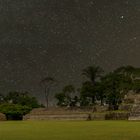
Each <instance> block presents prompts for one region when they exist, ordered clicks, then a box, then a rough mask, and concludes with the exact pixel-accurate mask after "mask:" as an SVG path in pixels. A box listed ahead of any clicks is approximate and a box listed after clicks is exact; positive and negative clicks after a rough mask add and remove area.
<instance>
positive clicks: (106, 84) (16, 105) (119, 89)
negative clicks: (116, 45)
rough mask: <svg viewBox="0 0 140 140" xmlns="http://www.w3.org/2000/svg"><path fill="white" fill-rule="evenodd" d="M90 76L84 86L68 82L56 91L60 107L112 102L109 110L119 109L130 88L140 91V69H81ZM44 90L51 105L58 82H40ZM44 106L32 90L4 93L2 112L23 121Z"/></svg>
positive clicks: (91, 105) (47, 103) (47, 78)
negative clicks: (52, 91) (51, 96)
mask: <svg viewBox="0 0 140 140" xmlns="http://www.w3.org/2000/svg"><path fill="white" fill-rule="evenodd" d="M81 74H82V75H83V76H84V77H85V78H86V79H87V80H86V81H83V83H82V86H81V87H80V88H78V89H77V88H75V87H74V86H73V85H66V86H65V87H64V88H63V89H62V91H61V92H59V93H56V94H55V98H56V99H57V106H60V107H93V106H94V105H96V104H98V105H100V106H104V105H108V109H109V110H118V107H119V105H120V104H121V103H122V102H123V99H124V97H125V95H127V93H129V91H133V93H136V94H139V93H140V68H135V67H132V66H123V67H120V68H117V69H116V70H114V71H112V72H109V73H105V72H104V70H103V69H102V68H100V67H99V66H89V67H87V68H85V69H83V71H82V72H81ZM40 85H41V86H42V88H43V89H44V97H45V101H46V107H48V105H49V95H50V93H51V88H52V87H54V86H56V85H57V81H56V80H55V79H54V78H52V77H46V78H44V79H42V80H41V81H40ZM39 107H44V105H40V104H39V103H38V100H37V99H36V98H35V97H33V96H31V95H30V94H29V93H28V92H10V93H8V94H7V95H2V94H0V112H1V113H4V114H5V115H6V117H7V119H8V120H20V119H22V117H23V116H24V115H25V114H27V113H29V112H30V111H31V110H32V109H33V108H39Z"/></svg>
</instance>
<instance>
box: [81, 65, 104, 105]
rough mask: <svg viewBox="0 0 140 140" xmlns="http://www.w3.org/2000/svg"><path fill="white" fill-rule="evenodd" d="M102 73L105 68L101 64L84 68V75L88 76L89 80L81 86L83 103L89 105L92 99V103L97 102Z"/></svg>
mask: <svg viewBox="0 0 140 140" xmlns="http://www.w3.org/2000/svg"><path fill="white" fill-rule="evenodd" d="M102 73H103V70H102V68H100V67H99V66H89V67H87V68H85V69H84V70H83V73H82V75H84V76H86V77H87V78H88V79H89V81H86V82H84V83H83V85H82V88H81V100H82V101H81V104H82V105H88V104H89V103H90V99H91V102H92V104H94V103H95V100H96V95H97V87H98V82H99V81H100V78H101V76H102Z"/></svg>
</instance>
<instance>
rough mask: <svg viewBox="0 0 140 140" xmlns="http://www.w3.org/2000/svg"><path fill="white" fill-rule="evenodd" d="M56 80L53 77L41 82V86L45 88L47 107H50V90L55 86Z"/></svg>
mask: <svg viewBox="0 0 140 140" xmlns="http://www.w3.org/2000/svg"><path fill="white" fill-rule="evenodd" d="M54 83H55V80H54V78H52V77H46V78H44V79H42V80H41V82H40V84H41V85H42V86H43V88H44V95H45V100H46V105H47V106H46V107H47V108H48V107H49V95H50V89H51V87H52V86H53V85H54Z"/></svg>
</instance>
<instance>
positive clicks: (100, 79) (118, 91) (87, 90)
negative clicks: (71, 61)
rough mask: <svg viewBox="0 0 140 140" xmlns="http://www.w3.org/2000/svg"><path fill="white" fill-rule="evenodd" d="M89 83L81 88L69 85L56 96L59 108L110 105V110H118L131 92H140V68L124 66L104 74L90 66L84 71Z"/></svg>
mask: <svg viewBox="0 0 140 140" xmlns="http://www.w3.org/2000/svg"><path fill="white" fill-rule="evenodd" d="M82 75H83V76H85V77H86V78H87V81H84V82H83V83H82V86H81V88H79V89H78V90H77V89H75V87H74V86H73V85H67V86H65V87H64V88H63V90H62V91H61V92H59V93H57V94H56V95H55V98H56V99H57V101H58V102H57V105H58V106H67V107H76V106H80V107H87V106H94V105H95V104H100V105H101V106H103V105H108V106H109V110H118V107H119V105H120V104H121V103H122V101H123V99H124V97H125V95H126V94H127V93H128V92H129V91H133V92H134V93H139V92H140V68H134V67H132V66H123V67H120V68H117V69H116V70H114V71H112V72H109V73H104V71H103V69H102V68H100V67H98V66H89V67H87V68H85V69H84V70H83V71H82Z"/></svg>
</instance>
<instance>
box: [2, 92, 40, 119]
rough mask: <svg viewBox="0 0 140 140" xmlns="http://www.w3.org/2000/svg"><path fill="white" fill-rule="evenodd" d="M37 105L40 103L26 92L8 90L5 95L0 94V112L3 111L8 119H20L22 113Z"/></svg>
mask: <svg viewBox="0 0 140 140" xmlns="http://www.w3.org/2000/svg"><path fill="white" fill-rule="evenodd" d="M38 107H40V105H39V103H38V101H37V99H36V98H35V97H33V96H31V95H30V94H29V93H28V92H24V93H20V92H10V93H8V94H7V95H6V96H4V95H0V112H1V113H4V114H5V115H6V117H7V119H8V120H21V119H22V117H23V115H25V114H27V113H29V112H30V111H31V110H32V109H33V108H38Z"/></svg>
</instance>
